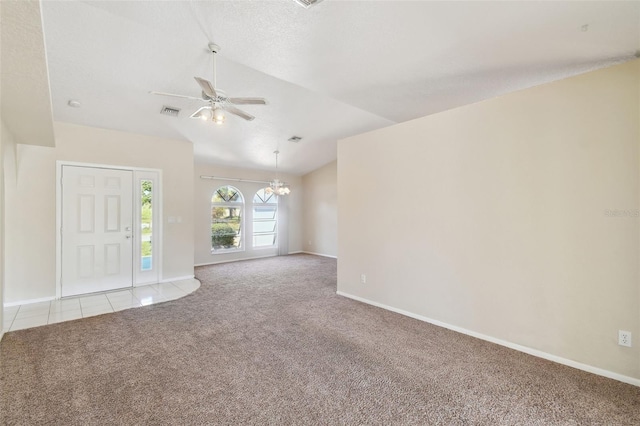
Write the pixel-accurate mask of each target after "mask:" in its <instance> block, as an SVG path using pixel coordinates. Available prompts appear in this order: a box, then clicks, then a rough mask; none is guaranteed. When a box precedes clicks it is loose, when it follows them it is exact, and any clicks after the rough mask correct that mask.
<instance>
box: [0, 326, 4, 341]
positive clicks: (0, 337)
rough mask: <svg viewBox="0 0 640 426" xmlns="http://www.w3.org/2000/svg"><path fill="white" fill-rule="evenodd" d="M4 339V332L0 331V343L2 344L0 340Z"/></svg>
mask: <svg viewBox="0 0 640 426" xmlns="http://www.w3.org/2000/svg"><path fill="white" fill-rule="evenodd" d="M0 325H1V324H0ZM3 337H4V331H2V330H0V342H2V338H3Z"/></svg>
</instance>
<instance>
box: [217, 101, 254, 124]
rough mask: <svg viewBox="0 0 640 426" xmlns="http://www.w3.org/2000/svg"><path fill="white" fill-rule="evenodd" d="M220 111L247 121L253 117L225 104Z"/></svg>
mask: <svg viewBox="0 0 640 426" xmlns="http://www.w3.org/2000/svg"><path fill="white" fill-rule="evenodd" d="M222 109H224V110H225V111H228V112H230V113H231V114H235V115H237V116H238V117H242V118H244V119H245V120H247V121H251V120H253V119H254V118H255V117H254V116H253V115H251V114H247V113H246V112H244V111H242V110H241V109H238V108H236V107H234V106H231V105H229V104H226V105H224V106H223V107H222Z"/></svg>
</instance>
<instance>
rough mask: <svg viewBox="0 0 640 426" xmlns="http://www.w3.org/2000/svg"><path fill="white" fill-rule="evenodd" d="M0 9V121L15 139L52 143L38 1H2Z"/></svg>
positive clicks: (51, 124) (24, 142)
mask: <svg viewBox="0 0 640 426" xmlns="http://www.w3.org/2000/svg"><path fill="white" fill-rule="evenodd" d="M0 11H1V17H2V26H1V29H0V34H1V38H0V40H1V41H2V48H1V49H0V52H1V53H0V75H1V80H0V85H1V87H2V92H1V96H0V99H1V104H2V107H1V110H0V111H1V114H2V121H3V122H4V123H5V124H6V126H7V128H8V129H9V131H10V132H11V133H12V134H13V136H14V137H15V139H16V141H17V142H18V143H22V144H28V145H43V146H53V145H54V142H55V140H54V136H53V121H52V115H51V95H50V92H49V76H48V74H47V62H46V58H45V47H44V37H43V34H42V19H41V14H40V3H39V2H38V1H26V0H25V1H2V2H0ZM34 123H38V125H34Z"/></svg>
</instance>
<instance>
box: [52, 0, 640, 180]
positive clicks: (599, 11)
mask: <svg viewBox="0 0 640 426" xmlns="http://www.w3.org/2000/svg"><path fill="white" fill-rule="evenodd" d="M43 21H44V29H45V38H46V45H47V56H48V59H49V69H50V79H51V92H52V98H53V108H54V117H55V119H57V120H61V121H68V122H73V123H78V124H86V125H91V126H97V127H107V128H114V129H119V130H125V131H131V132H137V133H145V134H152V135H158V136H165V137H173V138H182V139H185V140H189V141H191V142H193V144H194V151H195V154H196V157H197V159H198V160H199V161H206V162H211V163H216V164H222V165H228V166H236V167H248V168H262V169H265V168H266V169H269V168H273V163H274V156H273V154H272V152H273V151H274V150H275V149H276V148H279V149H280V151H281V152H282V154H281V156H280V166H281V168H282V169H283V170H284V171H287V172H291V173H296V174H303V173H307V172H309V171H311V170H313V169H315V168H317V167H319V166H322V165H323V164H326V163H327V162H329V161H332V160H334V159H335V158H336V140H337V139H339V138H343V137H346V136H349V135H353V134H357V133H362V132H364V131H368V130H373V129H376V128H379V127H383V126H388V125H390V124H393V123H394V122H401V121H406V120H409V119H413V118H417V117H421V116H424V115H427V114H432V113H435V112H439V111H443V110H446V109H450V108H453V107H457V106H460V105H465V104H469V103H473V102H477V101H479V100H482V99H487V98H491V97H495V96H498V95H501V94H504V93H507V92H511V91H514V90H519V89H523V88H526V87H531V86H534V85H537V84H542V83H545V82H548V81H552V80H557V79H560V78H564V77H567V76H570V75H574V74H577V73H581V72H585V71H588V70H591V69H595V68H599V67H603V66H606V65H609V64H613V63H616V62H620V61H624V60H627V59H630V58H632V57H633V55H634V54H635V52H636V51H638V50H640V4H639V3H638V2H515V1H514V2H420V1H408V2H404V1H377V2H373V1H353V2H351V1H337V0H333V1H332V0H325V1H323V2H321V3H320V4H318V5H316V6H315V7H312V8H310V9H303V8H302V7H300V6H298V5H297V4H296V3H295V2H293V0H285V1H206V2H198V1H188V2H186V1H172V2H135V1H131V2H116V1H104V2H97V1H91V2H53V1H51V2H44V3H43ZM584 25H587V27H586V28H585V27H583V26H584ZM585 29H586V31H585ZM210 41H214V42H216V43H217V44H219V45H220V46H221V47H222V50H221V52H220V54H219V55H218V79H217V83H218V87H219V88H221V89H223V90H224V91H225V92H226V93H227V94H229V95H232V96H262V97H266V98H267V99H268V100H269V105H267V106H247V107H245V108H244V109H246V110H247V111H248V112H249V113H251V114H253V115H255V116H256V119H255V120H254V121H252V122H244V121H243V120H241V119H237V118H236V117H233V116H231V117H229V118H228V119H227V122H226V123H225V124H224V125H223V126H216V125H214V124H213V123H205V122H200V121H197V120H191V119H189V118H188V116H189V115H190V114H191V112H193V111H195V110H196V109H197V107H198V106H199V102H198V101H189V100H181V99H175V98H162V97H158V96H152V95H149V94H148V93H147V92H148V91H150V90H156V91H164V92H173V93H181V94H185V95H190V96H198V94H199V89H198V86H197V85H196V83H195V81H194V80H193V76H201V77H205V78H210V76H211V55H210V53H208V52H207V50H206V46H207V43H209V42H210ZM69 99H77V100H79V101H80V102H81V103H82V108H79V109H73V108H69V107H68V106H67V101H68V100H69ZM162 105H171V106H176V107H179V108H182V109H183V111H182V112H181V116H180V117H178V118H172V117H166V116H161V115H160V114H159V111H160V108H161V107H162ZM292 135H299V136H302V137H303V138H304V139H303V140H302V141H301V142H300V143H298V144H293V143H291V142H287V139H288V138H289V137H290V136H292Z"/></svg>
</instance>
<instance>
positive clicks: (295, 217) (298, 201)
mask: <svg viewBox="0 0 640 426" xmlns="http://www.w3.org/2000/svg"><path fill="white" fill-rule="evenodd" d="M202 175H204V176H217V177H227V178H234V179H247V180H260V181H269V180H271V179H273V178H274V177H275V175H274V172H270V171H261V170H248V169H237V168H229V167H222V166H215V165H211V164H196V165H195V172H194V175H193V186H194V188H195V189H194V222H195V227H194V237H193V238H194V241H195V264H196V265H206V264H210V263H219V262H228V261H231V260H240V259H251V258H257V257H264V256H275V255H276V254H278V250H277V249H255V250H254V249H253V248H252V247H251V246H252V239H251V232H252V227H251V220H250V218H251V216H250V215H251V211H250V207H251V201H252V200H253V195H254V194H255V193H256V191H258V190H259V189H260V188H264V187H265V186H266V185H265V184H263V183H252V182H231V181H224V180H211V179H201V178H200V176H202ZM279 177H280V179H281V180H283V181H285V182H287V183H288V184H290V186H291V194H290V195H288V196H286V197H281V200H282V201H281V202H280V203H281V204H280V206H279V209H280V215H282V216H281V217H282V218H283V219H284V220H283V221H282V222H281V223H287V224H288V226H287V230H286V233H287V234H288V236H287V238H286V241H287V245H288V247H285V246H284V245H283V248H285V253H284V254H286V253H294V252H299V251H301V250H302V183H301V182H302V180H301V178H300V177H299V176H293V175H287V174H280V175H279ZM223 185H231V186H234V187H236V188H238V189H239V190H240V192H241V193H242V194H243V196H244V197H245V219H249V220H247V221H245V225H244V230H245V232H244V250H243V251H240V252H233V253H216V254H212V253H211V197H212V196H213V192H214V191H215V190H216V189H217V188H218V187H220V186H223ZM280 215H279V216H280ZM279 232H280V235H283V234H285V232H283V231H282V230H281V229H280V228H279Z"/></svg>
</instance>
